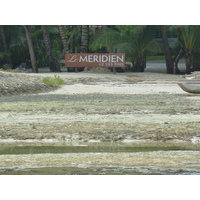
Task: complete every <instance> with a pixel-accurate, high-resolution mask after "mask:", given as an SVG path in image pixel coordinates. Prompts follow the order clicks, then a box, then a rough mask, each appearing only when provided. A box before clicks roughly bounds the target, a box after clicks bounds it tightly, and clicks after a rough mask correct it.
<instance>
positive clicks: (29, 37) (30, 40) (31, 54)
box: [23, 25, 38, 73]
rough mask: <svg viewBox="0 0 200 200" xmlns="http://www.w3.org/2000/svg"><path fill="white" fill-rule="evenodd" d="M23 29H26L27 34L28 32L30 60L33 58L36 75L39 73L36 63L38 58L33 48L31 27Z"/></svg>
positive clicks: (32, 62)
mask: <svg viewBox="0 0 200 200" xmlns="http://www.w3.org/2000/svg"><path fill="white" fill-rule="evenodd" d="M23 27H24V29H25V32H26V38H27V42H28V48H29V54H30V58H31V65H32V71H33V72H34V73H38V67H37V61H36V57H35V51H34V47H33V41H32V37H31V26H30V25H23Z"/></svg>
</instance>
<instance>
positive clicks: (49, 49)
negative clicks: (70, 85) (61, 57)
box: [41, 25, 61, 72]
mask: <svg viewBox="0 0 200 200" xmlns="http://www.w3.org/2000/svg"><path fill="white" fill-rule="evenodd" d="M41 28H42V32H43V38H44V44H45V49H46V54H47V57H48V60H49V68H50V71H52V72H60V71H61V70H60V67H59V65H58V61H57V60H56V59H55V57H54V55H53V52H52V47H51V41H50V38H49V34H48V30H47V26H46V25H42V26H41Z"/></svg>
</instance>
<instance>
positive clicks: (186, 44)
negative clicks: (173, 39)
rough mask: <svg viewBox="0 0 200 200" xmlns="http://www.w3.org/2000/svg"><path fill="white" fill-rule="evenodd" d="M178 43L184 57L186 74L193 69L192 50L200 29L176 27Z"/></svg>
mask: <svg viewBox="0 0 200 200" xmlns="http://www.w3.org/2000/svg"><path fill="white" fill-rule="evenodd" d="M178 32H179V42H180V45H181V47H182V49H183V52H184V55H185V63H186V73H187V74H189V73H190V72H191V68H192V67H193V50H194V47H195V44H196V40H197V38H198V36H199V32H200V27H199V26H196V25H191V26H178Z"/></svg>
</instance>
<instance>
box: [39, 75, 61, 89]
mask: <svg viewBox="0 0 200 200" xmlns="http://www.w3.org/2000/svg"><path fill="white" fill-rule="evenodd" d="M42 82H43V83H45V84H47V85H51V86H55V87H61V85H63V83H64V80H63V79H61V78H60V76H56V75H54V77H45V78H44V79H43V80H42Z"/></svg>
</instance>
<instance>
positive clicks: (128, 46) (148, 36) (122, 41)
mask: <svg viewBox="0 0 200 200" xmlns="http://www.w3.org/2000/svg"><path fill="white" fill-rule="evenodd" d="M153 32H154V27H153V26H115V27H114V29H113V28H112V27H111V28H106V29H102V30H100V31H99V32H98V33H97V34H96V37H95V40H94V42H93V46H92V47H93V49H95V48H97V47H105V46H106V47H107V49H108V50H109V52H110V53H111V52H114V51H115V49H116V48H117V52H119V53H126V56H127V57H129V58H130V59H131V61H132V63H133V66H134V67H133V71H136V72H143V71H144V68H145V67H146V58H147V56H148V55H149V53H150V52H152V51H153V52H156V51H158V49H159V45H158V44H157V43H156V42H155V41H153V40H152V37H153Z"/></svg>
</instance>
